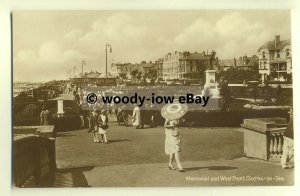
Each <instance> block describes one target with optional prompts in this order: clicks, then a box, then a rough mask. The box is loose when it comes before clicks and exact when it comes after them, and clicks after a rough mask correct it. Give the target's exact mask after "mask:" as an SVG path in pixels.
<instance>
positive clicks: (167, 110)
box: [161, 102, 188, 120]
mask: <svg viewBox="0 0 300 196" xmlns="http://www.w3.org/2000/svg"><path fill="white" fill-rule="evenodd" d="M187 110H188V106H187V105H186V104H181V103H179V102H175V103H171V104H167V105H165V106H164V107H163V108H162V109H161V115H162V116H163V117H164V118H167V119H170V120H174V119H179V118H181V117H183V116H184V115H185V114H186V112H187Z"/></svg>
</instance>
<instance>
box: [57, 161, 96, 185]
mask: <svg viewBox="0 0 300 196" xmlns="http://www.w3.org/2000/svg"><path fill="white" fill-rule="evenodd" d="M94 168H95V167H94V166H88V167H80V168H70V169H60V170H57V172H56V180H55V181H56V182H55V185H54V186H55V187H63V186H65V185H68V186H69V187H91V186H90V185H89V184H88V181H87V179H86V177H85V176H84V174H83V172H85V171H91V170H92V169H94ZM64 174H71V175H69V176H70V178H66V177H64ZM59 176H60V177H59Z"/></svg>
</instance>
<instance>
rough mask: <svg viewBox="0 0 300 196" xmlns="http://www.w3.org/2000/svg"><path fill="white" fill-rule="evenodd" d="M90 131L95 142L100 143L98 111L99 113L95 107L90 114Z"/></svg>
mask: <svg viewBox="0 0 300 196" xmlns="http://www.w3.org/2000/svg"><path fill="white" fill-rule="evenodd" d="M88 132H89V133H90V132H92V134H93V139H94V142H97V143H99V139H98V113H97V110H96V109H94V110H93V111H92V112H91V115H90V129H89V131H88Z"/></svg>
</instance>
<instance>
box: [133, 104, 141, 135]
mask: <svg viewBox="0 0 300 196" xmlns="http://www.w3.org/2000/svg"><path fill="white" fill-rule="evenodd" d="M141 124H142V121H141V110H140V108H139V106H138V105H137V104H134V109H133V113H132V125H133V126H136V129H139V128H141Z"/></svg>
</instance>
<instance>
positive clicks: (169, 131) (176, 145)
mask: <svg viewBox="0 0 300 196" xmlns="http://www.w3.org/2000/svg"><path fill="white" fill-rule="evenodd" d="M186 112H187V105H185V104H180V103H179V102H174V103H172V104H168V105H165V106H164V107H163V108H162V110H161V115H162V116H163V117H164V118H165V119H166V120H165V124H164V128H165V137H166V138H165V153H166V155H169V165H168V167H169V169H170V170H176V168H175V167H174V166H173V161H174V159H175V161H176V164H177V168H178V170H179V171H180V172H184V169H183V167H182V165H181V162H180V151H181V148H180V143H181V138H180V133H179V119H180V118H181V117H182V116H184V115H185V113H186Z"/></svg>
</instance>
